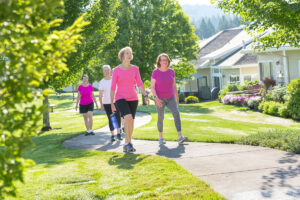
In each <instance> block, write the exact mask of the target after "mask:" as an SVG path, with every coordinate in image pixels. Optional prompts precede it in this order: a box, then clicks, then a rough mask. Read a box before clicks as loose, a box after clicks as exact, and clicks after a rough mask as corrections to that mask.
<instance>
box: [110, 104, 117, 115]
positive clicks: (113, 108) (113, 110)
mask: <svg viewBox="0 0 300 200" xmlns="http://www.w3.org/2000/svg"><path fill="white" fill-rule="evenodd" d="M111 111H112V112H113V113H114V112H116V107H115V105H114V104H113V103H112V104H111Z"/></svg>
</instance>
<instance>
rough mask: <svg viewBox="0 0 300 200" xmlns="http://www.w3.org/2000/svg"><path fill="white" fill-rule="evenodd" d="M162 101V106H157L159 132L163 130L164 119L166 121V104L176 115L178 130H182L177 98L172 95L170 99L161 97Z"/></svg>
mask: <svg viewBox="0 0 300 200" xmlns="http://www.w3.org/2000/svg"><path fill="white" fill-rule="evenodd" d="M160 100H161V102H162V107H158V106H156V110H157V129H158V131H159V132H163V126H164V125H163V121H164V115H165V106H167V107H168V108H169V109H170V110H171V112H172V114H173V117H174V122H175V126H176V129H177V132H181V120H180V115H179V110H178V105H177V102H176V98H175V97H172V98H169V99H160Z"/></svg>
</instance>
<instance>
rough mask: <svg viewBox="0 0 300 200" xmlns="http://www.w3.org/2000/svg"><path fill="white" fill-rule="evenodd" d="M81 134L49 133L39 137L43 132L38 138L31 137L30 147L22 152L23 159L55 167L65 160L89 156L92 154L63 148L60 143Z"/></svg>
mask: <svg viewBox="0 0 300 200" xmlns="http://www.w3.org/2000/svg"><path fill="white" fill-rule="evenodd" d="M81 133H82V132H76V133H57V134H56V133H51V134H46V133H44V134H46V135H41V134H43V132H41V133H39V135H40V136H38V137H32V138H31V139H32V145H30V146H29V147H27V149H26V150H25V151H24V154H23V155H24V158H25V159H31V160H33V161H34V162H35V163H36V164H46V165H49V166H51V165H56V164H60V163H64V162H66V161H67V160H70V159H73V158H81V157H86V156H88V155H91V154H92V152H89V151H85V150H79V149H70V148H67V147H64V146H63V145H62V142H63V141H65V140H67V139H69V138H72V137H74V136H77V135H79V134H81Z"/></svg>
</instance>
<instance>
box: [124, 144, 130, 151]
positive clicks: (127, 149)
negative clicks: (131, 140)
mask: <svg viewBox="0 0 300 200" xmlns="http://www.w3.org/2000/svg"><path fill="white" fill-rule="evenodd" d="M123 152H124V153H128V152H129V144H125V145H124V146H123Z"/></svg>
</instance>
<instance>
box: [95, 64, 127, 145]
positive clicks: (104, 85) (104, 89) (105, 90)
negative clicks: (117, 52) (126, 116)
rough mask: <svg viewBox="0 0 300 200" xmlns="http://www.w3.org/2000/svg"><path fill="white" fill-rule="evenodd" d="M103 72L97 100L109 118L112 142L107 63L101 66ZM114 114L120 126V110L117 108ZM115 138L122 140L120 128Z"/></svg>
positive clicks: (112, 131) (109, 73) (109, 72)
mask: <svg viewBox="0 0 300 200" xmlns="http://www.w3.org/2000/svg"><path fill="white" fill-rule="evenodd" d="M103 74H104V78H103V79H102V80H101V81H100V85H99V100H100V105H101V110H105V112H106V115H107V118H108V120H109V129H110V131H111V142H114V141H115V135H114V126H113V124H112V121H111V118H110V115H111V114H112V110H111V98H110V87H111V69H110V66H109V65H104V66H103ZM115 116H116V118H117V121H118V125H119V127H120V124H121V123H120V122H121V119H120V112H119V110H118V109H117V110H116V112H115ZM117 139H118V140H122V137H121V133H120V128H119V129H118V133H117Z"/></svg>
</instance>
